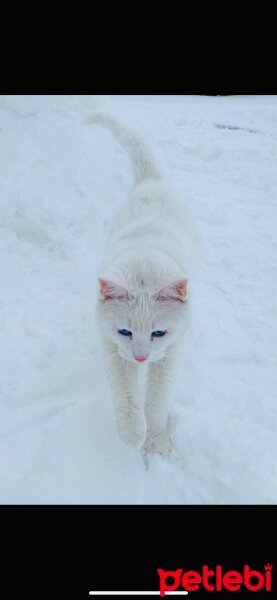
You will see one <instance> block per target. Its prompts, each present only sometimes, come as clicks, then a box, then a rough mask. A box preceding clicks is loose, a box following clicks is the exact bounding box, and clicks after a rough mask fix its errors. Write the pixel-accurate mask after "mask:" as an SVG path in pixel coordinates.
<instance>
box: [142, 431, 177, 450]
mask: <svg viewBox="0 0 277 600" xmlns="http://www.w3.org/2000/svg"><path fill="white" fill-rule="evenodd" d="M143 447H144V449H145V450H146V452H151V453H152V454H155V453H158V454H161V455H162V456H169V454H170V452H171V440H170V437H169V435H168V433H167V431H166V429H158V430H152V431H151V430H150V431H148V432H147V438H146V441H145V443H144V446H143Z"/></svg>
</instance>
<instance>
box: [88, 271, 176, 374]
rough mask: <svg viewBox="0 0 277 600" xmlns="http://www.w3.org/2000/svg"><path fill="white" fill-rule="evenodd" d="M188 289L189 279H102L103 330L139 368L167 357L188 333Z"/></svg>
mask: <svg viewBox="0 0 277 600" xmlns="http://www.w3.org/2000/svg"><path fill="white" fill-rule="evenodd" d="M162 280H163V281H162ZM187 288H188V280H187V279H185V278H177V279H176V277H172V278H171V279H169V278H168V277H167V281H164V277H155V278H152V279H149V277H144V278H143V277H141V276H135V277H132V278H131V279H130V278H127V277H126V276H124V275H122V276H121V275H118V274H116V275H114V274H108V275H105V276H103V277H100V278H99V301H98V316H99V320H100V326H101V328H102V329H103V328H104V330H105V332H104V333H105V336H106V337H108V339H110V340H111V341H113V342H114V343H115V344H116V346H117V349H118V353H119V355H120V356H121V357H122V358H124V359H125V360H127V361H131V362H134V363H137V364H139V363H142V362H144V363H147V362H153V361H157V360H160V359H161V358H163V356H165V354H166V350H167V347H168V346H169V345H171V344H172V343H174V342H175V340H177V339H178V338H179V336H180V335H181V333H182V329H184V324H185V321H186V317H187V312H188V308H187V302H186V300H187Z"/></svg>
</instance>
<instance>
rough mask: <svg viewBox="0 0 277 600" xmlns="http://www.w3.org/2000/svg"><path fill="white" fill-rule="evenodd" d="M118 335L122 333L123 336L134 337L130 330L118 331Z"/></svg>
mask: <svg viewBox="0 0 277 600" xmlns="http://www.w3.org/2000/svg"><path fill="white" fill-rule="evenodd" d="M118 333H120V334H121V335H129V336H130V337H132V332H131V331H129V330H128V329H118Z"/></svg>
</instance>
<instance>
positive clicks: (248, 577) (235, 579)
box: [157, 563, 273, 597]
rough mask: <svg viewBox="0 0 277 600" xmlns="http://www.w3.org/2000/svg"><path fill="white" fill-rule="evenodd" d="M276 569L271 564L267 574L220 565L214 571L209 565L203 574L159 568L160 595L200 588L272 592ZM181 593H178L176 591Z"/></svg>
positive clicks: (264, 569) (213, 590) (266, 569)
mask: <svg viewBox="0 0 277 600" xmlns="http://www.w3.org/2000/svg"><path fill="white" fill-rule="evenodd" d="M272 568H273V565H271V564H269V563H267V564H265V565H264V567H263V571H258V570H256V569H252V568H251V567H250V566H249V565H245V566H244V567H243V569H242V570H241V571H236V570H232V571H225V572H224V570H223V568H222V566H221V565H216V567H215V568H213V569H210V567H209V566H208V565H204V566H203V567H202V569H201V570H200V571H195V570H188V571H183V569H176V571H164V570H163V569H158V570H157V571H158V575H159V583H160V595H161V596H162V597H164V596H165V595H172V596H173V595H174V593H179V594H180V590H183V591H185V592H187V593H188V592H197V591H198V590H199V589H201V588H202V589H204V590H207V591H209V592H222V591H225V590H227V591H228V592H239V591H240V590H243V589H246V590H248V591H250V592H258V591H260V590H264V591H266V592H271V590H272ZM177 590H179V591H178V592H176V591H177Z"/></svg>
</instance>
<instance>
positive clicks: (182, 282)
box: [176, 279, 188, 298]
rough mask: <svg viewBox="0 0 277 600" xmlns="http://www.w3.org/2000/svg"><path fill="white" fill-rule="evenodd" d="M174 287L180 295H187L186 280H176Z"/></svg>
mask: <svg viewBox="0 0 277 600" xmlns="http://www.w3.org/2000/svg"><path fill="white" fill-rule="evenodd" d="M176 287H177V290H178V291H179V294H180V296H182V297H183V298H185V297H186V295H187V287H188V280H187V279H181V280H180V281H178V283H177V286H176Z"/></svg>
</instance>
